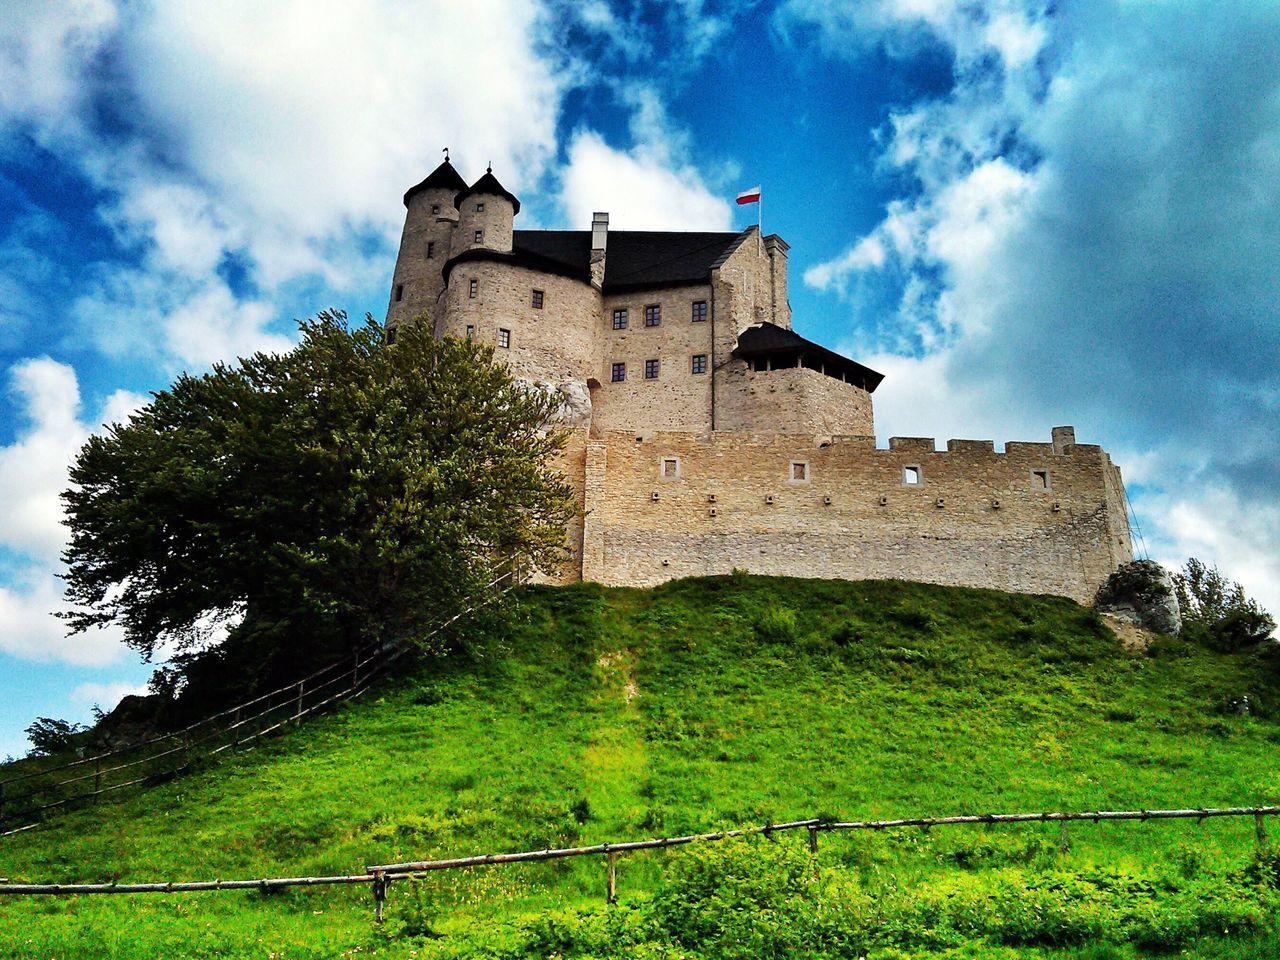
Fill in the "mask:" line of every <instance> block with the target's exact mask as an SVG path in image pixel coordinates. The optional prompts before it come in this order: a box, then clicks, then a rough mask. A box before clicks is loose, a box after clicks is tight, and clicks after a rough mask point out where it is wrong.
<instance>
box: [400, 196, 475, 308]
mask: <svg viewBox="0 0 1280 960" xmlns="http://www.w3.org/2000/svg"><path fill="white" fill-rule="evenodd" d="M433 207H438V208H439V212H438V213H435V214H433V213H432V212H431V210H432V208H433ZM457 218H458V213H457V211H456V210H455V209H454V207H453V191H452V190H424V191H421V192H419V193H417V194H415V195H414V196H412V197H410V198H409V209H408V210H407V211H406V212H405V218H404V231H403V233H402V234H401V237H400V252H399V254H398V255H397V257H396V268H395V274H394V275H393V277H392V281H391V302H390V303H389V304H388V307H387V322H388V323H389V324H395V323H403V322H404V321H406V320H412V319H413V318H415V317H418V316H420V315H422V314H426V315H427V316H428V317H429V318H430V319H431V321H432V323H433V324H434V323H435V322H436V320H437V319H438V318H437V316H436V315H437V313H438V310H437V300H438V298H439V296H440V292H441V291H442V290H443V289H444V278H443V277H442V276H441V273H440V271H441V269H442V268H443V267H444V265H445V261H447V260H448V259H449V247H450V244H451V243H452V242H453V230H454V224H455V223H456V221H457ZM427 244H431V245H432V246H431V256H430V257H428V256H427V249H428V248H427ZM397 292H398V294H399V299H397Z"/></svg>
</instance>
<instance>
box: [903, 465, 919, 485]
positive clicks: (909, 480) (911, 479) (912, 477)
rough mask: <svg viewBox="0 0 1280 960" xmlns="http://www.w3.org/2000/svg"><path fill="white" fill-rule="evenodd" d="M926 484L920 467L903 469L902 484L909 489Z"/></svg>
mask: <svg viewBox="0 0 1280 960" xmlns="http://www.w3.org/2000/svg"><path fill="white" fill-rule="evenodd" d="M923 482H924V478H923V476H922V475H921V473H920V468H919V467H903V468H902V483H903V485H904V486H908V487H918V486H920V485H921V484H922V483H923Z"/></svg>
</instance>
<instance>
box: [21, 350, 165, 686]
mask: <svg viewBox="0 0 1280 960" xmlns="http://www.w3.org/2000/svg"><path fill="white" fill-rule="evenodd" d="M10 380H11V393H12V395H13V396H14V397H15V398H16V399H17V401H18V405H19V406H20V408H21V411H22V414H23V416H24V418H25V420H26V422H27V426H26V429H25V430H23V431H20V432H19V434H18V436H17V437H16V438H15V439H14V441H13V443H11V444H10V445H8V446H5V447H0V548H5V549H6V550H7V551H9V552H10V553H11V554H13V555H15V556H17V557H20V558H22V561H23V563H22V565H21V566H20V569H19V570H18V572H17V574H16V576H14V577H13V578H11V582H10V583H9V584H8V585H6V586H0V650H3V651H4V652H6V653H11V654H13V655H15V656H18V657H22V658H23V659H28V660H63V661H66V662H69V663H78V664H94V665H99V664H105V663H111V662H114V661H116V660H118V659H119V658H120V657H121V655H122V654H123V647H122V645H121V640H120V638H121V635H120V633H119V631H117V630H97V631H91V632H89V633H84V634H79V635H77V636H74V637H68V636H67V635H66V628H65V627H64V626H63V625H62V622H61V621H59V620H57V619H56V618H55V617H54V616H53V612H54V611H60V610H66V609H67V606H66V604H65V603H64V602H63V600H62V597H61V592H62V591H61V586H60V583H59V581H58V579H57V576H56V572H57V570H58V569H59V555H60V554H61V552H62V548H63V545H64V544H65V542H66V529H65V528H64V527H63V526H62V518H63V510H62V504H61V501H60V500H59V496H58V495H59V493H60V492H61V491H62V490H64V489H66V486H67V469H68V467H69V466H70V464H71V461H72V460H73V459H74V457H75V455H76V452H77V451H78V450H79V449H80V447H81V445H82V444H83V443H84V441H85V440H86V439H88V436H89V433H90V432H91V430H93V429H95V428H96V427H97V425H98V424H99V423H102V422H108V423H109V422H119V421H123V420H124V419H125V418H127V417H128V415H129V414H130V413H132V412H133V411H134V410H136V409H137V408H138V407H139V406H141V405H142V404H143V403H144V402H145V398H143V397H139V396H137V395H134V394H130V393H127V392H125V391H117V392H116V393H114V394H112V395H111V396H110V397H108V398H107V400H106V402H105V403H104V405H103V407H102V409H101V410H100V411H99V415H98V417H97V418H95V419H94V420H93V421H91V422H90V423H85V422H83V421H81V419H80V415H79V412H80V390H79V386H78V384H77V382H76V375H75V371H74V370H72V369H71V368H70V367H69V366H67V365H66V364H62V363H58V362H56V361H54V360H51V359H49V358H48V357H38V358H35V359H30V360H25V361H23V362H22V363H19V364H17V365H16V366H14V367H13V369H12V370H11V371H10Z"/></svg>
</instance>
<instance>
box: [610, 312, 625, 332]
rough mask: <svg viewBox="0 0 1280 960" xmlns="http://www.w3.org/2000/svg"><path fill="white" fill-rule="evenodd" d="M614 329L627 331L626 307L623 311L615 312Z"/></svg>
mask: <svg viewBox="0 0 1280 960" xmlns="http://www.w3.org/2000/svg"><path fill="white" fill-rule="evenodd" d="M613 329H615V330H625V329H627V308H626V307H623V308H622V309H621V310H615V311H613Z"/></svg>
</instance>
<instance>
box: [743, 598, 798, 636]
mask: <svg viewBox="0 0 1280 960" xmlns="http://www.w3.org/2000/svg"><path fill="white" fill-rule="evenodd" d="M752 629H753V630H754V631H755V635H756V639H757V640H759V641H760V642H761V643H765V644H794V643H795V642H796V640H797V639H799V636H800V629H799V627H798V626H797V625H796V614H795V611H794V610H792V609H790V608H789V607H769V609H767V610H765V612H764V613H762V614H761V615H760V616H758V617H757V618H756V621H755V623H753V624H752Z"/></svg>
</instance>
